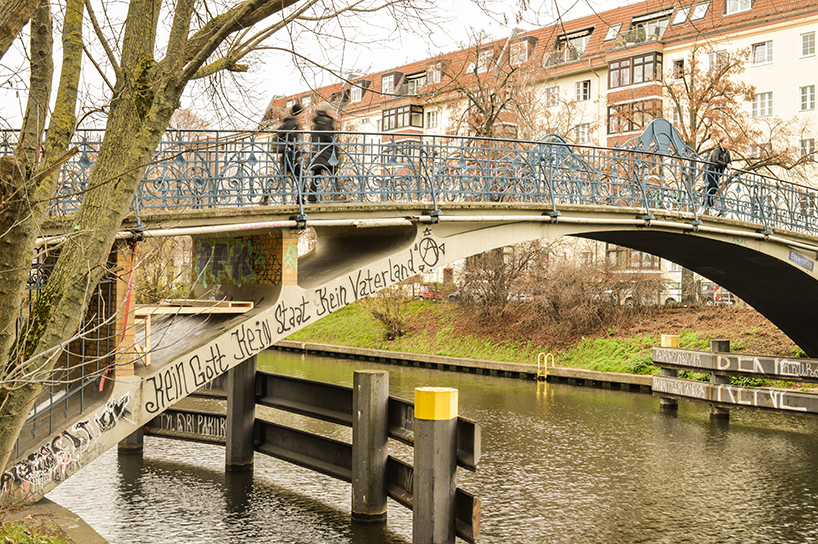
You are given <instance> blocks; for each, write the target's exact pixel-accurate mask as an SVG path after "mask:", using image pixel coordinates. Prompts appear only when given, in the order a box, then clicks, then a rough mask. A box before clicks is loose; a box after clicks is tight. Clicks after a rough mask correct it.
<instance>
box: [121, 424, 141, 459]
mask: <svg viewBox="0 0 818 544" xmlns="http://www.w3.org/2000/svg"><path fill="white" fill-rule="evenodd" d="M144 444H145V432H144V431H143V430H142V427H139V428H138V429H137V430H135V431H134V432H132V433H131V434H129V435H128V436H127V438H125V439H124V440H120V442H119V444H117V452H118V453H142V449H143V447H144Z"/></svg>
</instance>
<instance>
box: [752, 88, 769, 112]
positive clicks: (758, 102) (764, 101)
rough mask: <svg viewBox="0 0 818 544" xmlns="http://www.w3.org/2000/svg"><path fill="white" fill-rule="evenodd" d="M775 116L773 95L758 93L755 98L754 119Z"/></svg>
mask: <svg viewBox="0 0 818 544" xmlns="http://www.w3.org/2000/svg"><path fill="white" fill-rule="evenodd" d="M772 114H773V93H772V91H770V92H768V93H756V94H755V96H753V117H768V116H770V115H772Z"/></svg>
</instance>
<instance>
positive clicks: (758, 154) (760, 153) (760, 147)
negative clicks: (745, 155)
mask: <svg viewBox="0 0 818 544" xmlns="http://www.w3.org/2000/svg"><path fill="white" fill-rule="evenodd" d="M772 154H773V144H772V143H770V142H767V143H765V144H753V145H751V146H750V156H751V157H752V158H754V159H764V158H768V157H770V156H772Z"/></svg>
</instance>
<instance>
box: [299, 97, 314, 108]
mask: <svg viewBox="0 0 818 544" xmlns="http://www.w3.org/2000/svg"><path fill="white" fill-rule="evenodd" d="M301 106H302V107H303V108H304V109H307V108H309V107H310V106H312V96H311V95H307V96H304V97H302V98H301Z"/></svg>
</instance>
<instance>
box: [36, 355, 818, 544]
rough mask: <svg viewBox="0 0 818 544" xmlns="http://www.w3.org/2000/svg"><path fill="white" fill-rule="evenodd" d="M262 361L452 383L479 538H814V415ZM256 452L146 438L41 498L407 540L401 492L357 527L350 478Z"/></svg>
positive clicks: (149, 530)
mask: <svg viewBox="0 0 818 544" xmlns="http://www.w3.org/2000/svg"><path fill="white" fill-rule="evenodd" d="M259 367H260V369H262V370H272V371H275V372H280V373H283V374H289V375H294V376H299V377H304V378H308V379H316V380H322V381H332V382H335V383H341V384H344V385H351V384H352V372H353V371H354V370H356V369H365V368H383V369H386V370H389V371H390V391H391V394H392V395H395V396H399V397H402V398H406V399H412V398H413V392H414V388H415V387H419V386H430V385H431V386H445V387H456V388H457V389H459V390H460V394H459V397H460V412H461V414H462V415H464V416H465V417H469V418H472V419H474V420H476V421H478V422H479V423H480V425H481V427H482V439H483V457H482V459H481V461H480V466H479V468H478V472H477V473H469V472H466V471H462V470H461V471H459V473H458V478H459V485H460V487H462V488H464V489H466V490H468V491H470V492H472V493H474V494H475V495H477V496H478V497H480V498H481V500H482V501H483V505H482V506H483V507H482V511H483V525H482V534H481V536H480V538H479V542H480V543H577V542H583V543H586V542H588V543H612V542H616V543H642V542H644V543H674V544H675V543H697V544H698V543H714V544H715V543H724V542H742V543H746V542H751V543H762V542H768V543H780V542H807V541H813V540H815V539H816V538H818V515H816V498H817V497H818V478H816V474H818V456H815V455H814V452H815V451H816V447H818V433H816V431H818V421H816V420H812V419H799V418H794V417H790V416H780V415H772V414H760V413H755V412H743V411H733V412H732V413H731V415H730V420H729V422H723V421H718V420H712V421H711V420H710V418H709V410H708V407H707V406H706V405H701V404H689V403H683V404H680V406H679V410H678V412H677V413H673V412H671V413H667V412H660V411H659V400H658V398H656V397H652V396H650V395H644V394H635V393H625V392H619V391H608V390H600V389H590V388H581V387H572V386H568V385H559V384H545V383H537V382H532V381H524V380H512V379H505V378H496V377H488V376H478V375H473V374H471V375H469V374H457V373H450V372H437V371H432V370H425V369H417V368H411V367H403V366H387V365H379V364H373V363H364V362H359V361H348V360H332V359H325V358H303V357H301V356H300V355H292V354H287V353H278V352H268V353H265V354H264V357H262V358H260V361H259ZM196 402H202V401H196ZM262 412H263V413H262ZM262 415H263V417H265V418H270V419H274V420H276V421H282V422H286V423H288V424H292V425H298V426H300V427H302V428H305V429H307V430H310V431H312V432H318V433H321V434H325V435H327V436H332V437H333V438H339V439H343V440H349V437H350V434H351V433H350V432H349V430H348V429H346V428H343V427H338V426H335V425H331V424H327V423H322V422H313V421H310V420H307V419H305V418H300V417H299V416H293V415H291V414H282V413H280V412H276V411H273V410H264V411H262V410H259V416H262ZM393 446H394V448H395V449H396V450H398V449H400V453H399V455H400V456H401V458H404V459H406V458H407V457H408V459H411V451H409V450H407V449H405V448H403V449H401V448H400V445H397V444H390V447H393ZM255 465H256V466H255V470H254V472H253V473H252V474H250V473H227V474H225V472H224V449H223V448H220V447H216V446H208V445H202V444H193V443H187V442H176V441H171V440H164V439H155V438H148V439H146V444H145V457H144V460H142V459H141V458H140V457H139V456H117V454H116V453H115V452H109V453H107V454H106V455H104V456H103V457H101V458H100V459H98V460H97V461H95V462H94V463H92V464H91V465H89V466H88V467H86V468H85V469H83V470H82V472H80V473H79V474H78V475H77V476H75V477H73V478H71V479H70V480H68V481H67V482H66V483H64V484H62V485H61V486H59V487H58V488H57V489H56V490H54V491H53V492H52V493H50V494H49V498H51V499H52V500H55V501H57V502H58V503H60V504H62V505H64V506H66V507H68V508H70V509H72V510H73V511H75V512H76V513H77V514H79V515H81V516H82V517H83V518H84V519H85V520H86V521H88V522H89V523H90V524H91V525H92V526H93V527H94V528H95V529H97V531H98V532H100V533H101V534H102V535H103V536H104V537H106V538H107V539H108V540H109V541H110V542H111V543H112V544H118V543H123V544H126V543H127V544H130V543H132V542H146V543H147V542H151V543H170V542H173V543H177V542H191V543H192V542H197V543H198V542H201V543H211V542H214V543H220V542H224V543H228V542H230V543H234V542H247V543H249V542H253V543H255V542H275V543H279V542H281V543H288V542H292V543H301V544H313V543H314V544H318V543H322V544H323V543H336V542H338V543H342V542H343V543H353V544H375V543H378V544H381V543H389V544H392V543H395V544H397V543H408V542H411V528H412V521H411V512H409V511H408V510H406V509H404V508H403V507H401V506H399V505H397V504H395V503H392V502H390V505H389V523H388V524H387V526H385V527H384V526H378V525H368V526H353V525H352V524H351V523H350V519H349V518H350V516H349V512H350V497H349V495H350V487H349V484H345V483H343V482H338V481H336V480H333V479H331V478H328V477H325V476H322V475H317V474H313V473H311V472H309V471H307V470H305V469H301V468H300V467H295V466H292V465H288V464H286V463H283V462H279V461H277V460H274V459H270V458H268V457H266V456H263V455H260V454H259V455H257V456H256V463H255ZM110 512H113V514H111V513H110Z"/></svg>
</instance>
